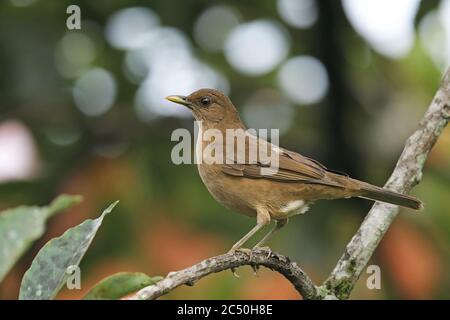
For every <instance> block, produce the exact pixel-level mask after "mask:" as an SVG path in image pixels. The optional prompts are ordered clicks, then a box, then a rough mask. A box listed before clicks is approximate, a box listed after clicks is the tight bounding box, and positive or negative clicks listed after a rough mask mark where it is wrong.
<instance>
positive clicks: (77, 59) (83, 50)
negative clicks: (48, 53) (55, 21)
mask: <svg viewBox="0 0 450 320" xmlns="http://www.w3.org/2000/svg"><path fill="white" fill-rule="evenodd" d="M95 53H96V48H95V43H94V42H93V41H92V40H91V38H90V37H88V36H87V35H85V34H83V33H79V32H77V33H73V32H68V33H66V34H65V35H64V36H63V37H62V39H61V40H60V41H59V42H58V45H57V47H56V50H55V64H56V68H57V69H58V71H59V73H60V74H61V75H62V76H64V77H66V78H73V77H78V76H79V75H81V74H82V73H83V72H85V71H86V69H87V68H88V66H89V65H90V64H91V63H92V61H93V60H94V58H95Z"/></svg>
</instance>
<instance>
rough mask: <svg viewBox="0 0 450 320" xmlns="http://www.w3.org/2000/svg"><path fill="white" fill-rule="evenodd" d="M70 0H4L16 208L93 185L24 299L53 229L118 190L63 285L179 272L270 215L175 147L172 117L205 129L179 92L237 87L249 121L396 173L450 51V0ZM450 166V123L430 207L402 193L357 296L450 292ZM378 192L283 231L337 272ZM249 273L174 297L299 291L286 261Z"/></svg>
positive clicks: (8, 159)
mask: <svg viewBox="0 0 450 320" xmlns="http://www.w3.org/2000/svg"><path fill="white" fill-rule="evenodd" d="M71 4H74V1H43V0H5V1H2V2H1V3H0V47H1V50H0V209H5V208H8V207H14V206H18V205H21V204H39V205H44V204H47V203H49V202H50V200H51V199H53V198H54V197H55V196H56V195H58V194H61V193H72V194H81V195H83V196H84V199H85V200H84V202H83V203H82V204H80V205H77V206H76V207H74V208H73V209H71V210H68V211H67V212H65V213H62V214H60V215H58V216H55V217H54V218H52V219H51V220H50V221H49V225H48V227H49V229H48V232H47V233H46V235H45V236H44V237H43V238H42V239H41V240H40V241H38V243H36V244H35V245H34V246H33V247H32V249H31V250H29V252H28V254H27V255H26V256H25V257H24V258H22V259H21V260H20V261H19V263H18V264H17V265H16V267H15V268H14V269H13V270H12V271H11V272H10V273H9V274H8V276H7V277H6V279H5V280H4V282H3V283H2V285H0V299H15V298H17V295H18V290H19V286H20V281H21V278H22V275H23V273H24V272H25V270H26V269H27V268H28V267H29V265H30V263H31V261H32V258H33V257H34V255H35V254H36V253H37V251H38V250H39V248H40V247H41V246H42V245H43V244H44V243H45V242H46V241H48V240H49V239H50V238H52V237H55V236H59V235H61V234H62V233H63V232H64V231H65V230H66V229H67V228H69V227H72V226H74V225H76V224H78V223H80V222H82V221H83V220H84V219H86V218H92V217H97V216H98V215H99V214H100V212H101V210H102V209H103V208H105V207H106V206H107V205H108V204H109V203H111V202H112V201H114V200H116V199H119V200H120V201H121V202H120V205H119V206H118V207H117V209H115V210H114V212H113V213H112V214H111V215H109V216H108V218H107V219H106V220H105V223H104V224H103V226H102V228H101V229H100V232H99V233H98V235H97V237H96V239H95V240H94V243H93V245H92V247H91V248H90V250H89V251H88V253H87V256H86V257H85V258H84V260H83V262H82V264H81V270H82V273H81V275H82V289H81V290H72V291H69V290H65V291H63V292H61V293H60V295H59V298H61V299H63V298H64V299H65V298H68V299H75V298H80V297H82V296H83V294H84V293H85V292H86V290H88V289H89V288H90V287H91V286H92V285H94V284H95V283H96V282H97V281H99V280H101V279H102V278H103V277H105V276H107V275H110V274H112V273H115V272H119V271H141V272H145V273H147V274H149V275H166V274H167V273H168V272H169V271H173V270H177V269H180V268H184V267H187V266H190V265H192V264H194V263H196V262H198V261H200V260H202V259H204V258H207V257H209V256H212V255H217V254H220V253H223V252H225V251H227V250H228V249H229V248H230V247H231V245H232V244H233V243H234V242H235V241H236V240H237V239H239V238H240V237H241V236H242V235H243V234H244V233H246V232H247V231H248V230H249V229H250V228H251V227H252V226H253V224H254V221H253V220H252V219H250V218H247V217H245V216H241V215H238V214H236V213H234V212H231V211H229V210H227V209H225V208H223V207H222V206H220V205H219V204H218V203H216V202H215V201H214V200H213V199H212V198H211V196H210V195H209V194H208V192H207V190H206V189H205V187H204V186H203V184H202V182H201V180H200V178H199V176H198V173H197V170H196V168H195V166H194V165H179V166H177V165H174V164H173V163H172V162H171V159H170V154H171V149H172V147H173V146H174V145H175V144H176V143H175V142H171V141H170V135H171V133H172V131H173V130H174V129H176V128H187V129H189V130H191V131H193V120H192V117H191V116H190V114H189V113H188V112H186V110H184V109H183V108H182V107H181V106H177V105H175V104H170V103H169V102H167V101H165V100H164V97H165V96H167V95H169V94H189V93H190V92H192V91H194V90H196V89H199V88H201V87H213V88H218V89H220V90H223V91H224V92H226V93H227V94H229V95H230V96H231V98H232V100H233V102H234V103H235V105H236V106H237V107H238V109H239V110H240V113H241V115H242V117H243V119H244V120H245V122H246V124H247V125H248V126H249V127H252V128H279V129H280V133H281V137H280V144H282V145H283V146H284V147H286V148H289V149H292V150H296V151H300V152H301V153H302V154H304V155H306V156H309V157H313V158H315V159H317V160H319V161H321V162H322V163H324V164H325V165H326V166H328V167H329V168H333V169H336V170H340V171H344V172H347V173H348V174H350V175H352V176H354V177H356V178H359V179H363V180H367V181H369V182H371V183H374V184H378V185H383V184H384V182H385V181H386V179H387V178H388V177H389V175H390V173H391V170H392V169H393V167H394V165H395V162H396V159H397V158H398V156H399V155H400V153H401V151H402V148H403V145H404V142H405V139H406V138H407V137H408V135H409V134H410V133H411V132H412V131H413V130H414V128H415V127H416V125H417V123H418V121H419V119H420V118H421V116H422V114H423V113H424V111H425V110H426V108H427V106H428V104H429V102H430V101H431V99H432V97H433V95H434V93H435V91H436V89H437V87H438V86H439V81H440V79H441V76H442V75H443V72H444V71H445V70H446V67H447V66H448V65H449V64H450V0H444V1H437V0H429V1H419V0H397V1H388V0H382V1H381V0H343V1H319V0H277V1H275V0H258V1H257V0H253V1H237V0H236V1H226V2H225V1H211V0H197V1H194V0H191V1H174V0H153V1H139V0H126V1H115V2H113V1H106V0H99V1H95V2H94V1H87V0H86V1H77V3H76V4H78V5H79V6H80V8H81V30H68V29H67V27H66V19H67V18H68V17H69V14H67V13H66V9H67V7H68V6H69V5H71ZM449 182H450V129H449V128H447V129H446V130H445V131H444V133H443V134H442V136H441V137H440V139H439V141H438V143H437V145H436V146H435V148H434V149H433V151H432V153H431V154H430V156H429V158H428V161H427V163H426V168H425V172H424V176H423V180H422V182H421V184H420V185H419V186H418V187H416V188H415V189H414V191H413V194H414V195H416V196H418V197H419V198H421V199H422V200H423V201H424V202H425V210H424V211H423V212H422V213H420V214H416V213H414V212H412V211H411V210H407V209H402V210H401V212H400V215H399V216H398V218H397V219H396V221H395V222H394V224H393V225H392V227H391V228H390V230H389V232H388V233H387V235H386V237H385V238H384V239H383V241H382V243H381V244H380V246H379V248H378V249H377V250H376V253H375V255H374V256H373V259H372V261H371V263H372V264H377V265H379V266H380V267H381V271H382V288H381V290H369V289H367V288H366V285H365V284H366V278H367V276H368V275H367V274H363V275H362V276H361V279H360V281H359V282H358V285H357V287H356V289H355V290H354V292H353V295H352V298H362V299H393V298H400V299H419V298H424V299H430V298H447V299H448V298H450V277H449V273H448V270H449V264H450V246H449V240H450V209H449V208H450V197H449V195H450V183H449ZM371 204H372V203H371V202H370V201H365V200H358V199H352V200H342V201H340V200H336V201H322V202H319V203H317V204H316V205H314V206H313V207H312V208H311V210H310V211H309V212H308V213H307V214H306V215H304V216H298V217H295V218H293V219H291V221H290V223H289V225H288V226H287V227H286V228H285V229H283V231H282V232H280V233H279V234H277V235H276V236H275V237H274V238H273V240H272V241H271V243H270V245H271V248H272V249H273V250H274V251H278V252H280V253H283V254H286V255H289V256H290V257H291V258H292V259H293V260H295V261H298V262H299V264H300V265H301V266H302V267H303V268H304V269H305V270H306V271H307V272H308V273H309V274H310V276H311V277H312V279H313V280H314V281H315V282H316V283H321V282H323V281H324V280H325V279H326V277H327V276H328V274H329V273H330V272H331V270H332V269H333V267H334V266H335V264H336V262H337V260H338V258H339V257H340V256H341V254H342V252H343V250H344V248H345V245H346V244H347V242H348V241H349V240H350V239H351V237H352V235H353V234H354V233H355V231H356V230H357V228H358V226H359V224H360V223H361V221H362V220H363V218H364V216H365V214H366V213H367V211H368V209H369V208H370V206H371ZM264 231H265V230H264ZM256 238H257V237H256ZM256 238H255V239H254V240H256ZM446 270H447V271H446ZM238 273H239V274H240V278H239V279H237V278H235V277H234V276H233V275H232V274H231V272H222V273H220V274H215V275H212V276H209V277H207V278H205V279H203V280H201V281H200V282H198V283H197V284H196V285H195V286H194V287H183V288H179V289H177V290H175V291H173V292H172V293H171V294H169V295H168V296H165V298H172V299H176V298H191V299H212V298H215V299H219V298H223V299H232V298H236V299H243V298H246V299H268V298H275V299H281V298H283V299H285V298H286V299H291V298H292V299H295V298H297V297H298V296H297V293H296V292H295V291H294V289H293V288H292V287H291V285H290V283H289V282H288V281H287V280H285V279H284V278H283V277H282V276H280V275H278V274H277V273H274V272H270V271H268V270H265V269H262V270H260V272H259V274H258V276H257V277H255V276H254V275H253V273H252V271H251V269H250V268H240V269H239V270H238Z"/></svg>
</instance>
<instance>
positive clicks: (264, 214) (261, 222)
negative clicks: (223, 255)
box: [228, 208, 270, 253]
mask: <svg viewBox="0 0 450 320" xmlns="http://www.w3.org/2000/svg"><path fill="white" fill-rule="evenodd" d="M269 223H270V214H269V212H268V211H267V209H263V208H261V209H257V210H256V226H254V227H253V229H252V230H250V231H249V232H248V233H247V234H246V235H245V236H243V237H242V238H241V239H240V240H239V241H238V242H236V243H235V244H234V245H233V247H232V248H231V249H230V251H228V253H233V252H235V251H236V250H238V249H240V248H241V247H242V245H243V244H244V243H246V242H247V241H248V239H250V238H251V237H252V236H253V235H254V234H255V233H256V232H258V230H260V229H261V228H262V227H264V226H266V225H267V224H269Z"/></svg>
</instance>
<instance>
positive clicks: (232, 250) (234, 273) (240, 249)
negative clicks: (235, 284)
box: [227, 248, 256, 278]
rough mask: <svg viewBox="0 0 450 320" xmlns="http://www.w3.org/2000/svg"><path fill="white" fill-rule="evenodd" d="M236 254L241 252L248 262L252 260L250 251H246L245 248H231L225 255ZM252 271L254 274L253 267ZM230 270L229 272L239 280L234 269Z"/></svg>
mask: <svg viewBox="0 0 450 320" xmlns="http://www.w3.org/2000/svg"><path fill="white" fill-rule="evenodd" d="M236 252H243V253H245V254H246V255H247V256H248V258H249V259H250V260H251V259H252V250H251V249H247V248H231V249H230V250H229V251H228V252H227V254H234V253H236ZM252 269H253V272H254V273H255V274H256V270H255V268H254V267H253V266H252ZM230 270H231V272H232V273H233V275H234V276H235V277H236V278H239V275H238V274H237V273H236V269H235V268H231V269H230Z"/></svg>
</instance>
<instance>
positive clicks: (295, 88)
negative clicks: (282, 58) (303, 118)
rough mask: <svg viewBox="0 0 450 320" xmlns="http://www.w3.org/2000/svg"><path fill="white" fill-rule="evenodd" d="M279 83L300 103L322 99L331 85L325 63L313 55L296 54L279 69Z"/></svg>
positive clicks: (309, 102)
mask: <svg viewBox="0 0 450 320" xmlns="http://www.w3.org/2000/svg"><path fill="white" fill-rule="evenodd" d="M278 83H279V85H280V87H281V89H282V90H283V91H284V92H285V93H286V94H287V95H288V96H289V97H290V98H291V99H292V100H293V101H295V102H296V103H299V104H311V103H316V102H318V101H320V100H321V99H322V98H323V97H324V96H325V94H326V93H327V91H328V86H329V84H328V74H327V71H326V69H325V67H324V65H323V64H322V63H321V62H320V61H319V60H318V59H316V58H314V57H311V56H296V57H293V58H291V59H289V60H288V61H286V62H285V63H284V64H283V65H282V66H281V68H280V70H279V73H278Z"/></svg>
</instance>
